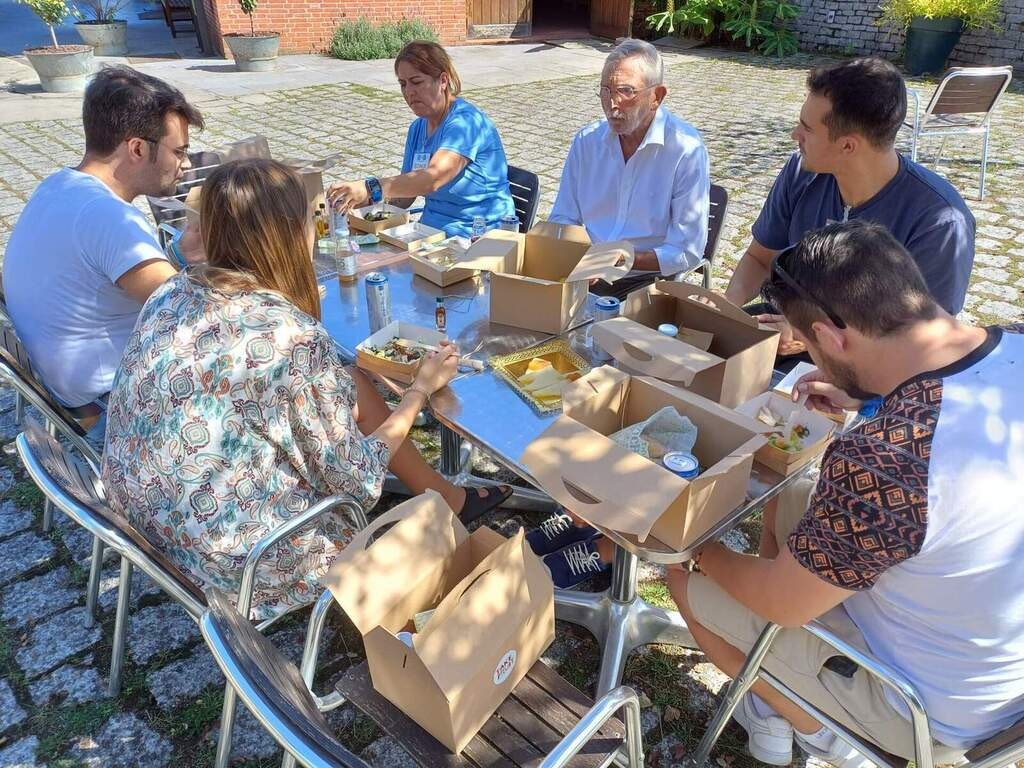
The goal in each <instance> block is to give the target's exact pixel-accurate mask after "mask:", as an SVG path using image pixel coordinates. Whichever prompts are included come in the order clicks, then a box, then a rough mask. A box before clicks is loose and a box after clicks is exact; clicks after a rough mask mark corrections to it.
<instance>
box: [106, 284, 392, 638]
mask: <svg viewBox="0 0 1024 768" xmlns="http://www.w3.org/2000/svg"><path fill="white" fill-rule="evenodd" d="M354 405H355V383H354V382H353V381H352V379H351V377H350V376H349V375H348V373H347V372H346V371H345V369H344V367H343V366H342V363H341V361H340V359H339V358H338V354H337V352H336V350H335V347H334V343H333V342H332V341H331V338H330V336H329V335H328V333H327V331H326V330H325V329H324V327H323V326H322V325H320V324H319V323H318V322H316V321H315V320H314V319H313V318H312V317H310V316H309V315H307V314H305V313H304V312H302V311H300V310H299V309H297V308H296V307H295V306H294V305H292V304H291V303H290V302H288V301H287V300H286V299H284V298H283V297H281V296H279V295H277V294H274V293H270V292H264V291H254V292H249V293H241V294H232V295H230V296H228V295H225V294H222V293H220V292H217V291H214V290H211V289H210V288H208V287H206V286H203V285H200V284H197V283H196V282H194V281H191V280H190V279H189V278H188V276H187V275H185V274H181V275H178V276H176V277H174V278H172V279H170V280H168V281H167V282H166V283H165V284H164V285H163V286H161V287H160V288H159V289H157V291H156V292H154V293H153V295H152V296H151V297H150V298H149V300H148V301H147V302H146V305H145V306H144V307H143V308H142V312H141V314H140V315H139V320H138V323H137V324H136V326H135V331H134V332H133V333H132V336H131V338H130V339H129V340H128V346H127V347H126V348H125V352H124V359H123V360H122V362H121V369H120V371H118V374H117V377H116V379H115V381H114V387H113V389H112V390H111V395H110V402H109V410H108V415H107V436H106V450H105V452H104V455H103V482H104V484H105V486H106V489H107V495H108V497H109V501H110V504H111V506H112V507H113V508H114V509H115V510H116V511H118V512H121V513H123V514H124V515H125V516H126V517H127V518H128V520H129V521H130V522H131V524H132V525H134V526H135V527H136V529H137V530H139V531H140V532H141V533H142V534H143V535H144V536H145V537H146V538H147V539H149V541H150V542H152V543H153V544H154V545H155V546H157V547H159V548H160V549H161V550H162V551H163V552H165V553H166V554H167V555H168V556H169V557H170V558H171V559H172V560H173V561H174V562H175V563H177V564H178V565H179V566H180V567H181V568H182V570H184V571H185V573H187V574H188V575H189V577H190V578H192V579H193V580H195V582H196V583H197V584H199V586H200V587H205V586H207V585H214V586H217V587H219V588H221V589H224V590H226V591H227V592H228V594H230V595H237V593H238V586H239V582H240V580H241V575H242V566H243V564H244V562H245V556H246V554H247V553H248V551H249V550H250V549H251V548H252V546H253V545H254V544H255V543H256V542H257V541H258V540H259V539H261V538H262V537H263V536H265V535H266V534H267V533H268V532H269V531H271V530H272V529H274V528H276V527H277V526H278V525H280V524H281V523H283V522H284V521H286V520H288V519H289V518H290V517H292V516H293V515H295V514H296V513H298V512H301V511H303V510H304V509H306V508H308V507H309V506H310V505H311V504H312V503H314V502H315V501H316V500H318V499H321V498H323V497H325V496H329V495H331V494H334V493H339V492H345V493H349V494H351V495H352V496H354V497H355V498H356V499H357V500H358V501H359V502H360V503H361V504H362V506H363V508H364V509H365V510H369V509H370V508H371V507H372V506H373V505H374V504H375V503H376V501H377V499H378V498H379V496H380V491H381V485H382V483H383V481H384V475H385V473H386V471H387V465H388V462H389V460H390V456H389V450H388V448H387V446H386V445H384V443H382V442H381V441H379V440H377V439H375V438H367V437H363V436H362V434H361V433H360V432H359V428H358V427H357V426H356V422H355V419H354V417H353V414H352V409H353V407H354ZM352 535H353V531H352V530H351V529H350V527H349V525H348V523H347V522H346V521H345V520H344V519H343V518H342V517H341V516H340V515H339V516H331V517H330V518H325V519H324V522H323V523H322V524H321V525H320V526H319V527H318V528H316V529H310V532H309V533H305V534H303V535H299V536H295V537H293V538H292V539H290V540H288V541H287V542H284V543H282V544H281V545H280V546H279V547H278V548H277V551H276V552H272V553H268V554H267V555H266V556H265V558H264V560H263V565H261V567H260V569H259V570H258V572H257V578H256V585H257V588H256V593H255V595H254V598H253V610H252V618H255V619H267V618H271V617H273V616H277V615H280V614H282V613H284V612H287V611H289V610H291V609H292V608H294V607H296V606H298V605H301V604H303V603H308V602H312V601H313V600H315V599H316V597H317V595H318V590H317V582H318V579H319V577H320V576H322V575H323V573H324V572H325V571H326V569H327V568H328V566H329V565H330V563H331V561H332V559H333V558H334V557H335V556H336V555H337V553H338V552H339V551H340V550H341V548H342V547H344V546H345V544H346V543H348V541H350V540H351V538H352Z"/></svg>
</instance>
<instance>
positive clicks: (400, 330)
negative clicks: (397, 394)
mask: <svg viewBox="0 0 1024 768" xmlns="http://www.w3.org/2000/svg"><path fill="white" fill-rule="evenodd" d="M447 338H448V337H447V336H445V335H444V334H443V333H440V332H439V331H435V330H433V329H432V328H423V327H421V326H418V325H412V324H411V323H403V322H401V321H399V320H395V321H393V322H390V323H388V324H387V325H385V326H384V327H383V328H381V329H380V330H379V331H377V332H376V333H374V334H371V335H370V336H367V337H366V338H365V339H364V340H363V341H361V342H359V344H357V345H356V366H357V367H359V368H362V369H363V370H367V371H371V372H373V373H377V374H380V375H381V376H386V377H387V378H389V379H394V380H395V381H399V382H402V383H403V384H412V382H413V379H415V378H416V371H417V370H418V369H419V367H420V364H419V360H417V361H415V362H412V363H399V362H396V361H394V360H388V359H387V358H384V357H380V356H378V355H375V354H373V353H372V352H370V350H369V348H370V347H382V346H384V345H385V344H387V343H388V342H389V341H391V339H409V341H422V342H423V343H424V344H431V345H434V346H436V345H437V344H439V343H440V342H442V341H444V340H445V339H447Z"/></svg>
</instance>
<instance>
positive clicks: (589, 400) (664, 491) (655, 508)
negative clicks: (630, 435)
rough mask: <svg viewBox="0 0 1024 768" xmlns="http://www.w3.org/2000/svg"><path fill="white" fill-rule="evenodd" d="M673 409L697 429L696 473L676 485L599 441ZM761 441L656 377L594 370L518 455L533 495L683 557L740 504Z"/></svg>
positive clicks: (646, 462) (745, 426) (727, 415)
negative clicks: (540, 492)
mask: <svg viewBox="0 0 1024 768" xmlns="http://www.w3.org/2000/svg"><path fill="white" fill-rule="evenodd" d="M669 405H671V406H674V407H675V408H676V410H677V411H678V412H679V413H680V414H681V415H683V416H686V417H688V418H689V419H690V420H691V421H692V422H693V423H694V425H695V426H696V427H697V429H698V435H697V444H696V445H695V446H694V449H693V454H694V456H696V457H697V460H698V462H699V463H700V466H701V467H702V471H701V473H700V474H699V475H698V476H697V477H695V478H694V479H693V480H689V481H687V480H684V479H683V478H681V477H679V476H678V475H676V474H674V473H673V472H671V471H669V470H668V469H665V467H664V466H662V465H661V463H660V462H655V461H651V460H650V459H646V458H644V457H643V456H640V455H638V454H635V453H633V452H631V451H628V450H626V449H625V448H622V447H620V446H619V445H617V444H616V443H614V442H613V441H612V440H610V439H609V438H608V435H611V434H614V433H615V432H617V431H619V430H620V429H623V428H625V427H627V426H629V425H631V424H636V423H638V422H640V421H643V420H644V419H646V418H647V417H649V416H650V415H652V414H653V413H655V412H656V411H658V410H660V409H661V408H664V407H665V406H669ZM765 442H766V441H765V438H764V437H763V436H761V435H760V434H759V433H758V429H757V428H756V426H755V425H754V424H752V423H751V421H750V419H748V418H747V417H745V416H741V415H739V414H737V413H736V412H735V411H732V410H729V409H728V408H725V407H723V406H721V405H719V404H717V403H713V402H711V401H710V400H707V399H705V398H703V397H700V396H698V395H695V394H693V393H692V392H687V391H686V390H683V389H678V388H677V387H672V386H670V385H668V384H665V383H664V382H661V381H658V380H657V379H650V378H644V377H635V376H630V375H629V374H626V373H623V372H622V371H619V370H617V369H615V368H611V367H610V366H602V367H601V368H595V369H594V370H593V371H591V372H590V373H588V374H587V375H586V376H584V377H582V378H581V379H579V380H578V381H575V382H573V383H572V384H570V385H569V386H568V387H566V389H565V390H564V391H563V393H562V416H561V417H559V418H558V419H557V420H556V421H555V422H554V423H553V424H551V425H550V426H549V427H548V428H547V429H546V430H545V431H544V432H543V433H542V434H541V435H540V437H538V438H537V439H536V440H534V441H533V442H532V443H531V444H530V445H529V446H528V447H527V449H526V450H525V451H524V452H523V455H522V457H521V461H522V462H523V464H524V465H525V466H526V467H527V468H528V469H529V470H530V474H532V475H533V478H534V479H535V480H536V481H537V483H538V484H539V485H540V487H541V488H543V489H544V491H545V492H546V493H547V494H548V495H549V496H551V497H552V498H553V499H555V500H556V501H558V502H559V503H560V504H562V505H563V506H565V507H567V508H568V509H570V510H572V511H573V512H575V513H576V514H578V515H579V516H580V517H582V518H584V519H585V520H587V521H589V522H591V523H594V524H595V525H598V526H601V527H604V528H608V529H610V530H613V531H620V532H622V533H627V534H634V535H635V536H636V537H637V538H638V539H639V540H640V541H643V540H645V539H646V538H647V537H648V536H653V537H654V538H656V539H658V540H659V541H660V542H662V543H663V544H665V545H666V546H668V547H670V548H672V549H675V550H677V551H682V550H685V549H686V548H687V547H688V546H689V545H690V544H692V543H693V542H694V541H695V540H696V539H697V538H698V537H700V536H701V535H702V534H704V533H705V532H707V530H708V529H709V528H711V527H712V526H713V525H714V524H715V523H717V522H718V521H719V520H721V519H722V518H723V517H725V516H726V515H727V514H729V513H730V512H732V511H733V510H734V509H736V508H737V507H738V506H740V505H741V504H742V503H743V501H744V499H745V498H746V494H747V486H748V485H749V481H750V470H751V466H752V464H753V461H754V454H755V453H756V452H757V450H758V449H759V448H760V447H761V446H763V445H764V444H765Z"/></svg>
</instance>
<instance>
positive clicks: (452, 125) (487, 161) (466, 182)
mask: <svg viewBox="0 0 1024 768" xmlns="http://www.w3.org/2000/svg"><path fill="white" fill-rule="evenodd" d="M439 149H447V150H449V151H450V152H455V153H457V154H460V155H462V156H463V157H464V158H466V159H467V160H468V161H469V162H468V163H467V164H466V167H465V168H463V169H462V171H461V172H460V173H459V175H458V176H456V177H455V178H454V179H452V180H451V181H449V182H448V183H447V184H445V185H444V186H443V187H441V188H440V189H439V190H437V191H436V192H434V193H433V194H430V195H427V198H426V199H427V204H426V207H425V208H424V209H423V215H422V216H421V217H420V221H422V222H423V223H424V224H427V225H428V226H431V227H437V228H438V229H443V230H444V231H445V232H447V233H448V234H449V235H462V236H463V237H469V236H470V235H471V234H472V230H473V217H474V216H483V217H484V218H485V219H487V227H488V229H491V228H494V227H497V226H498V224H499V223H500V222H501V217H502V216H505V215H507V214H512V213H515V208H514V207H513V205H512V195H511V194H510V193H509V189H508V162H507V161H506V160H505V148H504V147H503V146H502V144H501V137H500V136H498V129H497V128H495V127H494V123H492V122H491V120H490V118H489V117H487V115H485V114H484V113H483V112H481V111H480V110H479V109H477V108H476V107H474V106H473V105H472V104H470V103H469V102H468V101H464V100H463V99H456V100H455V101H454V102H453V103H452V106H451V109H449V110H448V114H447V115H446V116H445V118H444V121H443V122H442V123H441V125H439V126H438V127H437V130H435V131H434V132H433V133H432V134H429V135H428V134H427V119H426V118H425V117H420V118H417V119H416V120H414V121H413V123H412V125H410V126H409V134H408V136H407V137H406V139H405V159H404V160H403V161H402V173H408V172H409V171H411V170H413V169H414V168H416V167H417V165H419V167H422V165H423V160H425V159H426V158H428V157H433V155H434V153H435V152H437V150H439ZM417 158H419V159H420V163H419V164H417V163H416V160H417Z"/></svg>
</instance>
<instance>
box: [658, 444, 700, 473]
mask: <svg viewBox="0 0 1024 768" xmlns="http://www.w3.org/2000/svg"><path fill="white" fill-rule="evenodd" d="M661 463H662V464H664V465H665V469H667V470H668V471H670V472H673V473H674V474H677V475H679V476H680V477H681V478H683V480H693V478H695V477H696V476H697V475H699V474H700V464H698V463H697V457H696V456H694V455H693V454H692V453H686V452H685V451H669V452H668V453H666V454H665V455H664V456H662V457H661Z"/></svg>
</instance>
